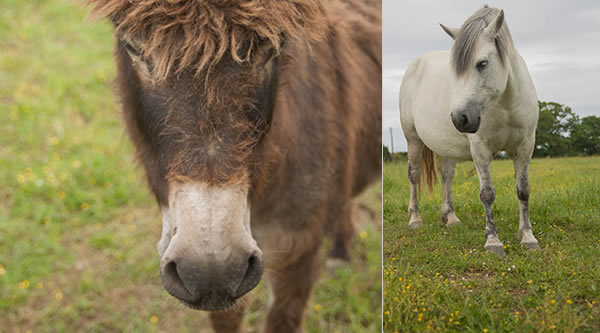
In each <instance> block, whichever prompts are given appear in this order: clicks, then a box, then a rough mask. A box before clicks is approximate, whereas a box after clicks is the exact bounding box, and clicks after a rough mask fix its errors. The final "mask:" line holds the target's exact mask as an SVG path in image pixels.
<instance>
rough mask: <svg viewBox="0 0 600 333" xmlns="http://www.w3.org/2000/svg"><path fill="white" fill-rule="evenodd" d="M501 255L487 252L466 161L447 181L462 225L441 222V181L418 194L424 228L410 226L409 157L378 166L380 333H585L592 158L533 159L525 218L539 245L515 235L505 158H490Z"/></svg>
mask: <svg viewBox="0 0 600 333" xmlns="http://www.w3.org/2000/svg"><path fill="white" fill-rule="evenodd" d="M491 168H492V178H493V181H494V185H495V187H496V191H497V192H496V201H495V203H494V217H495V220H496V226H497V228H498V236H499V238H500V240H502V241H503V242H504V244H505V249H506V258H505V259H502V258H500V257H498V256H496V255H494V254H488V253H486V252H485V250H484V248H483V245H484V242H485V238H484V236H483V231H484V228H485V219H484V210H483V205H482V204H481V202H480V199H479V180H478V177H477V173H476V171H475V168H474V166H473V163H472V162H464V163H459V164H458V166H457V171H456V177H455V179H454V184H453V194H454V196H453V199H454V207H455V210H456V215H457V216H458V218H459V219H461V221H462V223H461V224H460V225H458V226H456V227H453V228H450V229H446V228H445V227H442V222H441V219H440V216H441V185H439V184H438V185H437V186H436V187H435V189H434V193H433V195H432V196H430V195H429V194H428V193H427V192H422V193H421V194H420V199H419V208H420V213H421V217H422V218H423V222H424V225H423V227H421V228H420V229H417V230H410V229H409V228H408V213H407V210H408V199H409V182H408V178H407V163H406V161H400V162H396V163H386V164H384V170H383V174H384V177H383V188H384V202H383V221H384V222H383V223H384V245H383V248H384V254H383V256H384V273H383V274H384V275H383V279H384V315H383V326H384V331H385V332H406V331H413V332H423V331H440V332H447V331H449V332H531V331H538V332H550V331H558V332H575V331H577V332H590V331H597V330H598V328H599V327H600V282H599V281H600V262H599V261H598V258H599V257H600V195H599V193H600V157H589V158H557V159H534V160H532V162H531V167H530V185H531V196H530V214H531V221H532V224H533V232H534V235H535V236H536V237H537V239H538V240H539V242H540V246H541V250H539V251H534V252H528V251H526V250H525V249H523V248H521V246H520V244H519V242H518V241H517V235H516V233H517V228H518V224H519V208H518V200H517V197H516V193H515V180H514V176H513V174H514V173H513V164H512V161H510V160H502V161H500V160H496V161H493V162H492V164H491Z"/></svg>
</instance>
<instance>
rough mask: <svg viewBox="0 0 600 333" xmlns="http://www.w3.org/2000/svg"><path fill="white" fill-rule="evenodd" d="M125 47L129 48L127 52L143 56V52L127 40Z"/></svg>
mask: <svg viewBox="0 0 600 333" xmlns="http://www.w3.org/2000/svg"><path fill="white" fill-rule="evenodd" d="M124 44H125V49H126V50H127V52H129V53H131V54H132V55H135V56H138V57H139V56H141V52H140V51H138V49H136V48H135V47H133V46H131V44H129V43H127V42H125V43H124Z"/></svg>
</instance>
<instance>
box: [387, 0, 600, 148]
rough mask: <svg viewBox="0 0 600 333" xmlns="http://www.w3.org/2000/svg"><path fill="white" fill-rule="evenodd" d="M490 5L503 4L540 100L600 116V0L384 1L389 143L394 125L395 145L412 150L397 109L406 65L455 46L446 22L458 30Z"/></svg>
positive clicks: (500, 6)
mask: <svg viewBox="0 0 600 333" xmlns="http://www.w3.org/2000/svg"><path fill="white" fill-rule="evenodd" d="M486 3H487V4H489V5H490V6H492V7H498V8H502V9H504V16H505V20H506V22H507V24H508V27H509V29H510V32H511V35H512V37H513V40H514V43H515V47H516V49H517V51H519V53H520V54H521V55H522V56H523V58H524V59H525V62H526V63H527V65H528V67H529V72H530V73H531V75H532V77H533V82H534V84H535V87H536V90H537V94H538V98H539V99H540V100H542V101H553V102H558V103H561V104H566V105H568V106H570V107H571V108H572V109H573V111H574V112H576V113H577V114H579V115H580V116H581V117H584V116H587V115H599V116H600V1H596V0H587V1H586V0H570V1H566V0H550V1H548V0H546V1H525V0H510V1H506V0H504V1H496V2H492V1H476V0H461V1H449V0H383V144H384V145H386V146H388V147H389V146H390V127H392V128H393V130H394V132H393V136H394V150H395V151H406V140H405V139H404V135H403V134H402V129H401V128H400V115H399V111H398V90H399V89H400V82H401V81H402V75H403V74H404V71H405V70H406V67H407V66H408V65H409V64H410V63H411V62H412V61H413V60H414V59H415V58H416V57H417V56H418V55H420V54H422V53H424V52H428V51H433V50H449V49H450V48H452V40H451V39H450V37H448V35H446V33H445V32H444V31H443V30H442V29H441V28H440V27H439V23H443V24H444V25H446V26H450V27H456V28H458V27H460V26H461V25H462V23H463V22H464V21H465V20H466V19H467V18H468V17H469V16H471V15H472V14H473V13H474V12H475V11H476V10H477V9H479V8H480V7H482V6H483V5H484V4H486Z"/></svg>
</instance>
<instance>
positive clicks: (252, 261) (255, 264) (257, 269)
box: [235, 255, 263, 297]
mask: <svg viewBox="0 0 600 333" xmlns="http://www.w3.org/2000/svg"><path fill="white" fill-rule="evenodd" d="M262 272H263V264H262V260H261V259H260V258H259V257H258V256H256V255H251V256H250V258H248V267H247V268H246V273H245V274H244V277H243V278H242V283H241V284H240V286H239V287H238V289H237V291H236V295H235V297H241V296H242V295H244V294H245V293H247V292H249V291H250V290H252V289H253V288H254V287H256V285H257V284H258V282H259V281H260V278H261V276H262Z"/></svg>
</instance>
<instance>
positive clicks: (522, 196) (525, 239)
mask: <svg viewBox="0 0 600 333" xmlns="http://www.w3.org/2000/svg"><path fill="white" fill-rule="evenodd" d="M525 155H526V156H524V157H521V156H519V157H517V158H515V159H514V161H513V163H514V167H515V177H516V178H517V197H518V198H519V231H518V232H517V239H518V240H519V242H521V245H523V246H524V247H526V248H528V249H531V250H537V249H539V248H540V246H539V244H538V241H537V239H535V237H534V236H533V232H532V230H531V222H530V221H529V161H530V160H531V158H530V157H529V156H531V153H530V154H525Z"/></svg>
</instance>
